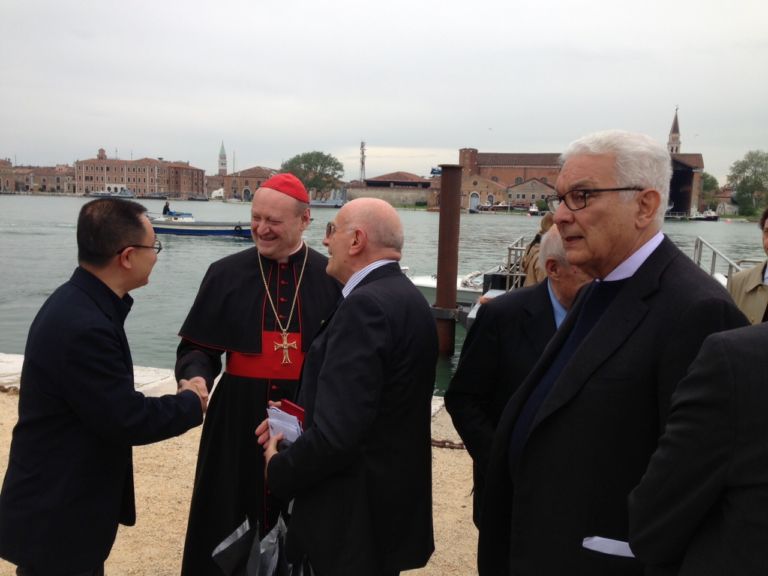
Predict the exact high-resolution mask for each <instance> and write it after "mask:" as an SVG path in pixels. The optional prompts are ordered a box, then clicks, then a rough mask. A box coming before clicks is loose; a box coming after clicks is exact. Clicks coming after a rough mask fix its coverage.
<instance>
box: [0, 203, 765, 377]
mask: <svg viewBox="0 0 768 576" xmlns="http://www.w3.org/2000/svg"><path fill="white" fill-rule="evenodd" d="M86 201H87V199H84V198H61V197H50V196H3V195H0V271H2V279H0V352H5V353H12V354H23V352H24V344H25V341H26V336H27V331H28V330H29V325H30V323H31V322H32V319H33V318H34V316H35V314H36V313H37V310H38V309H39V308H40V306H41V305H42V303H43V301H44V300H45V298H46V297H47V296H48V295H49V294H50V293H51V292H52V291H53V290H54V289H55V288H56V287H57V286H58V285H59V284H61V283H62V282H64V281H66V280H67V279H68V278H69V276H70V275H71V273H72V270H73V269H74V268H75V266H76V265H77V248H76V239H75V224H76V220H77V214H78V211H79V210H80V207H81V206H82V205H83V203H85V202H86ZM141 202H142V203H143V204H144V205H145V206H146V207H147V209H148V210H149V211H150V212H151V213H154V214H159V213H160V212H161V210H162V207H163V203H164V202H163V201H162V200H142V201H141ZM171 208H172V209H173V210H177V211H184V212H192V213H193V214H194V216H195V218H196V219H198V220H217V221H232V222H234V221H242V222H243V224H246V225H247V223H248V222H249V219H250V206H249V205H248V204H229V203H221V202H181V201H179V202H176V201H171ZM335 213H336V209H333V208H316V209H314V210H313V211H312V216H313V222H312V224H311V225H310V227H309V229H308V230H307V232H306V234H305V239H306V241H307V243H308V244H309V245H310V246H312V247H313V248H315V249H317V250H319V251H320V252H323V253H324V252H325V249H324V247H323V245H322V237H323V234H324V231H325V224H326V222H327V221H328V220H331V219H333V217H334V214H335ZM400 216H401V218H402V220H403V225H404V229H405V250H404V254H403V260H402V264H403V265H404V266H408V268H409V269H410V273H411V274H412V275H414V276H417V275H425V274H433V273H434V272H435V271H436V269H437V237H438V226H439V214H437V213H432V212H425V211H414V210H401V211H400ZM538 225H539V219H538V218H536V217H530V216H527V215H517V214H512V215H510V214H463V215H462V216H461V227H460V234H461V237H460V243H459V273H460V274H468V273H470V272H473V271H475V270H487V269H489V268H491V267H493V266H496V265H498V264H499V263H501V262H502V261H503V260H505V258H506V248H507V246H508V245H509V244H510V243H511V242H512V241H513V240H515V239H516V238H518V237H519V236H525V237H526V240H528V239H530V238H531V237H532V236H533V235H534V234H535V233H536V231H537V230H538ZM664 231H665V233H667V234H668V235H669V237H670V238H671V239H672V240H673V241H674V242H675V243H676V244H677V245H678V246H679V247H680V248H681V249H682V250H683V251H684V252H685V253H686V254H689V255H692V254H693V245H694V242H695V239H696V237H697V236H701V237H703V238H705V239H706V240H707V241H709V242H710V243H711V244H712V245H714V246H715V247H716V248H718V249H719V250H721V251H722V252H723V253H724V254H726V255H727V256H729V257H730V258H732V259H739V258H756V259H760V258H764V254H763V250H762V244H761V233H760V231H759V230H758V227H757V225H756V224H754V223H744V222H739V221H729V220H721V221H720V222H668V223H666V224H665V226H664ZM161 240H162V242H163V251H162V252H161V253H160V255H159V258H158V261H157V264H156V265H155V268H154V271H153V273H152V276H151V278H150V283H149V284H148V285H147V286H145V287H143V288H140V289H138V290H135V291H134V292H133V293H132V296H133V297H134V299H135V301H136V302H135V304H134V307H133V310H132V311H131V314H130V315H129V316H128V320H127V321H126V332H127V334H128V340H129V341H130V344H131V351H132V354H133V359H134V362H135V363H136V364H137V365H142V366H154V367H160V368H172V367H173V364H174V358H175V351H176V345H177V343H178V337H177V332H178V330H179V328H180V327H181V324H182V322H183V321H184V318H185V316H186V314H187V311H188V310H189V307H190V306H191V304H192V301H193V300H194V297H195V294H196V292H197V288H198V286H199V284H200V280H201V279H202V277H203V274H204V273H205V271H206V269H207V267H208V265H209V264H210V263H211V262H213V261H214V260H217V259H219V258H221V257H223V256H226V255H228V254H232V253H234V252H237V251H239V250H242V249H244V248H246V247H248V246H250V243H249V241H245V240H235V239H217V238H189V237H178V236H162V237H161ZM463 338H464V332H463V329H461V328H460V327H458V329H457V345H456V357H455V358H454V359H453V360H452V361H450V362H445V363H442V364H441V365H440V366H439V368H438V371H439V375H438V383H437V385H438V389H442V388H444V387H445V385H447V382H448V380H449V378H450V375H451V371H452V370H453V368H454V367H455V363H456V359H457V358H458V353H459V351H460V349H461V344H462V342H463Z"/></svg>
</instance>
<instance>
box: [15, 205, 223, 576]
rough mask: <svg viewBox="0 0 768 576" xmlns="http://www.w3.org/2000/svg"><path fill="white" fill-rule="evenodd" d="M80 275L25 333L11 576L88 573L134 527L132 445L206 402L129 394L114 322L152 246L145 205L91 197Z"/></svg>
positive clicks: (120, 332) (161, 435) (186, 387)
mask: <svg viewBox="0 0 768 576" xmlns="http://www.w3.org/2000/svg"><path fill="white" fill-rule="evenodd" d="M77 248H78V263H79V266H78V268H77V269H76V270H75V272H74V274H73V275H72V278H71V279H70V280H69V281H68V282H66V283H65V284H63V285H62V286H60V287H59V288H58V289H57V290H56V291H55V292H54V293H53V294H52V295H51V296H50V297H49V298H48V300H46V302H45V304H43V307H42V308H41V309H40V311H39V312H38V314H37V316H36V317H35V320H34V322H33V323H32V326H31V328H30V329H29V337H28V339H27V346H26V350H25V351H24V364H23V366H22V371H21V386H20V393H19V421H18V423H17V424H16V427H15V428H14V430H13V438H12V440H11V450H10V456H9V460H8V469H7V471H6V475H5V481H4V482H3V488H2V492H0V556H2V557H3V558H5V559H6V560H9V561H10V562H13V563H14V564H16V565H18V570H17V574H19V575H20V576H27V575H29V576H47V575H56V576H75V575H77V576H80V575H91V576H98V575H102V574H103V573H104V561H105V559H106V558H107V556H108V555H109V552H110V549H111V548H112V544H113V542H114V540H115V535H116V533H117V527H118V524H125V525H128V526H131V525H133V524H134V523H135V522H136V509H135V503H134V491H133V460H132V456H131V447H132V446H134V445H139V444H149V443H151V442H157V441H159V440H163V439H166V438H170V437H172V436H177V435H179V434H182V433H183V432H185V431H187V430H188V429H190V428H192V427H193V426H197V425H199V424H201V423H202V420H203V412H204V411H205V408H206V405H207V398H208V393H207V390H206V389H205V387H204V386H196V385H195V384H194V383H193V382H189V381H185V380H182V381H180V382H179V385H180V388H179V392H178V393H177V394H175V395H167V396H163V397H161V398H147V397H145V396H144V395H143V394H141V393H140V392H137V391H136V390H135V388H134V382H133V362H132V360H131V351H130V349H129V347H128V340H127V339H126V335H125V331H124V329H123V323H124V321H125V318H126V316H127V315H128V312H129V311H130V309H131V306H132V304H133V299H132V298H131V296H130V295H129V293H128V292H129V291H131V290H133V289H135V288H139V287H140V286H144V285H145V284H146V283H147V282H148V281H149V274H150V272H151V271H152V267H153V266H154V265H155V262H156V261H157V253H158V252H160V249H161V248H162V245H161V244H160V242H159V241H158V240H157V239H156V238H155V233H154V231H153V229H152V225H151V224H150V222H149V219H148V218H147V215H146V208H144V206H142V205H141V204H138V203H136V202H131V201H127V200H121V199H117V198H100V199H98V200H93V201H91V202H89V203H87V204H85V205H84V206H83V207H82V209H81V210H80V216H79V218H78V222H77Z"/></svg>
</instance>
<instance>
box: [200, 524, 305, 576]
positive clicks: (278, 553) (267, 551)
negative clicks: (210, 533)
mask: <svg viewBox="0 0 768 576" xmlns="http://www.w3.org/2000/svg"><path fill="white" fill-rule="evenodd" d="M286 532H287V529H286V526H285V522H284V521H283V517H282V516H280V517H279V518H278V519H277V524H275V527H274V528H272V530H270V531H269V533H268V534H267V535H266V536H264V538H263V539H262V540H261V541H259V539H258V533H259V530H258V524H257V526H255V527H252V526H251V525H250V522H249V521H248V519H246V520H245V522H243V523H242V524H241V525H240V526H239V527H238V528H237V530H235V531H234V532H233V533H232V534H230V535H229V536H227V537H226V538H225V539H224V540H223V541H222V542H221V544H219V545H218V546H216V549H215V550H214V551H213V561H214V562H215V563H216V564H217V565H218V566H219V568H221V570H222V571H223V573H224V575H225V576H313V573H312V572H310V571H308V570H307V569H305V568H304V567H303V565H297V566H296V567H295V569H292V567H291V565H290V564H289V563H288V560H287V559H286V557H285V535H286ZM302 564H304V563H302Z"/></svg>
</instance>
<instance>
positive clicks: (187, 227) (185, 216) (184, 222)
mask: <svg viewBox="0 0 768 576" xmlns="http://www.w3.org/2000/svg"><path fill="white" fill-rule="evenodd" d="M152 228H154V229H155V234H175V235H176V236H234V237H235V238H245V239H249V240H250V238H251V224H250V222H203V221H201V222H197V221H196V220H195V218H194V216H192V214H191V213H190V212H173V211H172V212H169V213H168V214H166V215H164V216H158V217H156V218H153V219H152Z"/></svg>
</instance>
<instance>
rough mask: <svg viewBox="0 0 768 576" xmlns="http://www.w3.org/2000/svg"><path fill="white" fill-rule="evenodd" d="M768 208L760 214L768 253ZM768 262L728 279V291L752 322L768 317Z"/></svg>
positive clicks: (757, 322) (764, 243)
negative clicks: (767, 221)
mask: <svg viewBox="0 0 768 576" xmlns="http://www.w3.org/2000/svg"><path fill="white" fill-rule="evenodd" d="M766 220H768V208H766V209H765V210H763V213H762V215H761V216H760V222H759V225H760V230H762V231H763V250H765V252H766V254H768V227H766ZM766 263H768V261H764V262H763V263H762V264H758V265H757V266H754V267H752V268H749V269H747V270H742V271H741V272H737V273H736V274H734V275H733V276H732V277H731V278H730V279H729V280H728V292H730V293H731V296H732V297H733V301H734V302H736V306H738V307H739V310H741V311H742V312H743V313H744V315H745V316H746V317H747V318H748V319H749V321H750V323H752V324H759V323H760V322H764V321H765V320H766V319H767V318H768V314H767V313H768V285H767V282H766V281H767V280H768V278H766V272H768V270H766Z"/></svg>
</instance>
